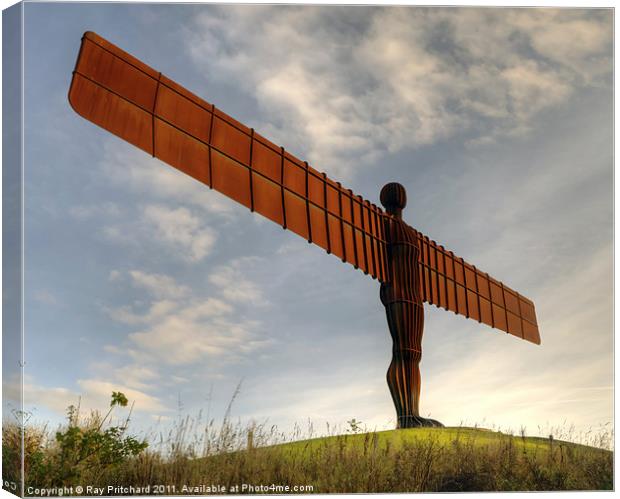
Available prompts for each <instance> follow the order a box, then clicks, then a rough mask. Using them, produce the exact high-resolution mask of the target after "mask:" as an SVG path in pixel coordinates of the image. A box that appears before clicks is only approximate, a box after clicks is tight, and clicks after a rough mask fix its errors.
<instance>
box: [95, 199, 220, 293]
mask: <svg viewBox="0 0 620 499" xmlns="http://www.w3.org/2000/svg"><path fill="white" fill-rule="evenodd" d="M101 234H102V236H103V237H104V238H105V239H107V240H108V241H112V242H115V243H118V244H122V245H125V246H130V247H131V246H133V247H135V248H137V249H139V250H140V249H142V250H143V249H144V248H143V246H144V245H145V244H148V246H149V247H150V246H153V245H158V246H160V247H161V248H162V249H164V250H165V251H166V252H167V253H168V254H169V255H170V256H171V257H173V258H175V259H178V260H181V261H185V262H187V263H197V262H200V261H201V260H203V259H204V258H205V257H207V256H208V255H209V253H210V252H211V250H212V249H213V247H214V245H215V242H216V240H217V233H216V231H215V230H214V229H213V228H212V227H210V226H209V225H207V224H206V223H205V222H204V221H203V219H201V218H200V217H198V216H196V215H195V214H194V213H193V212H192V211H190V210H189V209H188V208H186V207H184V206H181V207H175V208H172V207H169V206H166V205H163V204H148V205H145V206H141V207H140V215H139V216H137V217H134V218H128V219H126V220H124V221H122V222H119V223H116V224H113V225H106V226H104V227H103V228H102V229H101ZM110 278H111V279H112V280H113V279H114V278H115V275H114V274H112V275H111V276H110ZM143 284H144V283H143Z"/></svg>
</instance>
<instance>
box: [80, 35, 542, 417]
mask: <svg viewBox="0 0 620 499" xmlns="http://www.w3.org/2000/svg"><path fill="white" fill-rule="evenodd" d="M69 102H70V103H71V106H72V107H73V109H74V110H75V111H76V112H77V113H78V114H80V115H81V116H83V117H84V118H86V119H87V120H89V121H91V122H93V123H95V124H97V125H99V126H100V127H102V128H104V129H106V130H108V131H109V132H111V133H113V134H114V135H116V136H118V137H120V138H121V139H124V140H126V141H127V142H129V143H131V144H133V145H134V146H136V147H139V148H140V149H142V150H144V151H145V152H147V153H148V154H151V155H152V156H153V157H156V158H159V159H160V160H162V161H164V162H165V163H168V164H169V165H171V166H173V167H175V168H177V169H179V170H181V171H183V172H185V173H186V174H188V175H191V176H192V177H194V178H195V179H196V180H198V181H200V182H202V183H204V184H206V185H208V186H209V187H210V188H212V189H216V190H217V191H219V192H221V193H223V194H225V195H226V196H228V197H230V198H232V199H233V200H235V201H237V202H238V203H241V204H243V205H244V206H246V207H247V208H249V209H250V210H251V211H256V212H257V213H260V214H261V215H263V216H264V217H267V218H268V219H270V220H272V221H273V222H275V223H277V224H279V225H281V226H282V227H283V228H285V229H289V230H291V231H292V232H294V233H296V234H298V235H300V236H301V237H303V238H304V239H307V240H308V242H310V243H314V244H317V245H319V246H321V247H322V248H324V249H325V250H326V251H327V253H330V254H333V255H335V256H336V257H338V258H340V259H342V261H343V262H346V263H349V264H351V265H353V267H355V268H356V269H360V270H361V271H362V272H364V273H365V274H367V275H370V276H371V277H372V278H373V279H377V280H378V281H379V282H380V283H381V291H380V296H381V302H382V303H383V305H384V307H385V310H386V315H387V322H388V326H389V330H390V334H391V336H392V340H393V349H392V362H391V364H390V367H389V369H388V372H387V383H388V386H389V389H390V393H391V395H392V399H393V400H394V405H395V407H396V413H397V417H398V423H397V425H398V427H399V428H410V427H416V426H439V425H440V423H438V422H437V421H434V420H431V419H427V418H422V417H420V408H419V402H420V368H419V364H420V359H421V357H422V332H423V328H424V306H423V303H424V302H426V303H429V304H432V305H435V306H437V307H440V308H444V309H445V310H451V311H452V312H455V313H456V314H461V315H464V316H465V317H469V318H472V319H474V320H477V321H478V322H483V323H484V324H486V325H488V326H491V327H492V328H497V329H501V330H502V331H505V332H507V333H510V334H512V335H514V336H517V337H518V338H521V339H524V340H527V341H531V342H533V343H536V344H540V336H539V332H538V325H537V322H536V313H535V311H534V304H533V303H532V301H531V300H529V299H528V298H526V297H524V296H523V295H521V294H519V293H517V292H516V291H513V290H512V289H510V288H509V287H507V286H505V285H504V284H502V283H501V282H499V281H497V280H495V279H493V278H492V277H490V276H489V275H488V274H486V273H484V272H481V271H480V270H479V269H477V268H476V267H474V266H473V265H470V264H469V263H467V262H465V261H464V260H463V259H462V258H460V257H457V256H456V255H454V253H452V251H448V250H446V249H445V248H444V247H443V246H441V245H439V244H437V243H436V242H435V241H433V240H432V239H429V238H428V237H427V236H425V235H423V234H421V233H420V232H418V231H417V230H415V229H414V228H412V227H410V226H409V225H407V224H406V223H405V222H404V221H403V220H402V209H403V208H404V207H405V204H406V201H407V199H406V194H405V189H404V188H403V186H402V185H400V184H397V183H390V184H387V185H386V186H384V187H383V189H382V190H381V195H380V199H381V203H382V204H383V207H384V208H385V210H382V209H381V208H379V207H377V206H375V205H374V204H372V203H370V202H369V201H367V200H365V199H364V198H362V197H361V196H359V195H357V194H354V193H353V192H351V190H350V189H346V188H344V187H343V186H342V185H341V184H340V183H339V182H335V181H333V180H332V179H330V178H329V177H327V175H326V174H325V173H321V172H319V171H317V170H315V169H314V168H312V167H311V166H310V165H308V163H307V162H306V161H301V160H299V159H298V158H296V157H295V156H293V155H292V154H290V153H289V152H287V151H286V150H285V149H284V147H280V146H277V145H275V144H274V143H272V142H271V141H269V140H268V139H266V138H265V137H263V136H262V135H260V134H259V133H257V132H255V131H254V129H253V128H248V127H246V126H245V125H243V124H242V123H239V122H238V121H236V120H235V119H233V118H231V117H230V116H228V115H227V114H225V113H223V112H222V111H220V110H219V109H217V108H216V107H215V105H213V104H209V103H208V102H206V101H204V100H203V99H201V98H200V97H197V96H196V95H194V94H193V93H191V92H189V91H188V90H186V89H185V88H183V87H182V86H180V85H179V84H177V83H175V82H174V81H172V80H171V79H169V78H167V77H166V76H164V75H162V74H161V73H160V72H158V71H155V70H154V69H152V68H151V67H149V66H147V65H146V64H144V63H143V62H141V61H139V60H138V59H136V58H135V57H133V56H131V55H130V54H128V53H127V52H124V51H123V50H121V49H120V48H118V47H116V46H115V45H113V44H112V43H110V42H108V41H107V40H105V39H103V38H101V37H100V36H98V35H96V34H95V33H92V32H87V33H85V34H84V36H83V37H82V44H81V47H80V51H79V55H78V58H77V62H76V65H75V70H74V72H73V79H72V81H71V88H70V90H69Z"/></svg>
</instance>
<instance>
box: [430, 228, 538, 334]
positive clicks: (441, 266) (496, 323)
mask: <svg viewBox="0 0 620 499" xmlns="http://www.w3.org/2000/svg"><path fill="white" fill-rule="evenodd" d="M418 241H419V243H420V258H419V263H418V265H419V270H420V276H421V279H420V281H421V282H420V286H421V293H422V299H423V300H424V301H425V302H427V303H430V304H432V305H436V306H437V307H440V308H444V309H446V310H451V311H453V312H454V313H456V314H460V315H464V316H465V317H468V318H471V319H474V320H477V321H478V322H483V323H485V324H487V325H489V326H491V327H493V328H497V329H501V330H502V331H506V332H507V333H510V334H512V335H514V336H517V337H519V338H523V339H524V340H527V341H531V342H532V343H536V344H537V345H539V344H540V334H539V332H538V323H537V322H536V311H535V309H534V303H532V301H531V300H529V299H528V298H526V297H525V296H522V295H520V294H519V293H517V292H516V291H513V290H512V289H510V288H509V287H508V286H506V285H504V284H502V283H501V282H499V281H497V280H495V279H493V278H492V277H490V276H489V275H488V274H486V273H484V272H481V271H480V270H478V269H477V268H476V267H474V266H473V265H470V264H469V263H467V262H465V261H464V260H463V259H462V258H460V257H457V256H456V255H454V253H452V252H451V251H448V250H446V249H445V248H444V247H443V246H440V245H438V244H437V243H436V242H435V241H433V240H431V239H429V238H428V237H427V236H425V235H423V234H421V233H420V232H418Z"/></svg>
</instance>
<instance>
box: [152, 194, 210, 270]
mask: <svg viewBox="0 0 620 499" xmlns="http://www.w3.org/2000/svg"><path fill="white" fill-rule="evenodd" d="M143 219H144V220H145V221H146V222H147V223H149V224H151V225H152V226H153V227H154V228H155V232H156V237H158V238H160V239H161V240H162V241H163V242H165V243H168V244H170V245H171V246H173V247H177V248H178V249H180V250H181V251H183V258H185V259H188V260H189V261H192V262H197V261H199V260H202V259H203V258H204V257H205V256H206V255H207V254H208V253H209V250H210V249H211V248H212V246H213V244H214V243H215V233H214V231H213V230H212V229H211V228H209V227H206V226H204V225H203V224H202V222H201V221H200V219H199V218H198V217H195V216H194V215H192V213H191V212H190V211H189V210H188V209H186V208H176V209H170V208H168V207H166V206H162V205H149V206H146V207H145V208H144V211H143Z"/></svg>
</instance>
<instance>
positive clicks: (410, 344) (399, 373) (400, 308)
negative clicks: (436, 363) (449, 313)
mask: <svg viewBox="0 0 620 499" xmlns="http://www.w3.org/2000/svg"><path fill="white" fill-rule="evenodd" d="M406 202H407V201H406V194H405V189H404V187H403V186H401V185H400V184H396V183H390V184H387V185H386V186H385V187H384V188H383V189H382V191H381V203H382V204H383V205H384V207H385V208H386V211H387V212H388V215H390V216H388V217H386V218H385V222H384V224H385V225H384V229H385V230H384V233H385V237H386V241H387V258H388V277H389V279H388V281H387V282H386V283H384V284H382V285H381V291H380V297H381V303H383V306H384V307H385V311H386V315H387V321H388V326H389V329H390V334H391V336H392V341H393V347H392V362H391V364H390V367H389V369H388V372H387V383H388V386H389V389H390V394H391V395H392V400H393V401H394V406H395V407H396V414H397V427H398V428H414V427H419V426H443V425H442V424H441V423H439V422H437V421H435V420H433V419H428V418H422V417H420V386H421V378H420V360H421V359H422V333H423V330H424V305H423V302H422V297H421V296H420V276H419V271H418V258H419V253H420V248H419V243H418V238H417V232H416V231H415V230H414V229H412V228H411V227H409V226H408V225H407V224H406V223H405V222H403V220H402V209H403V208H404V207H405V205H406Z"/></svg>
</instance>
